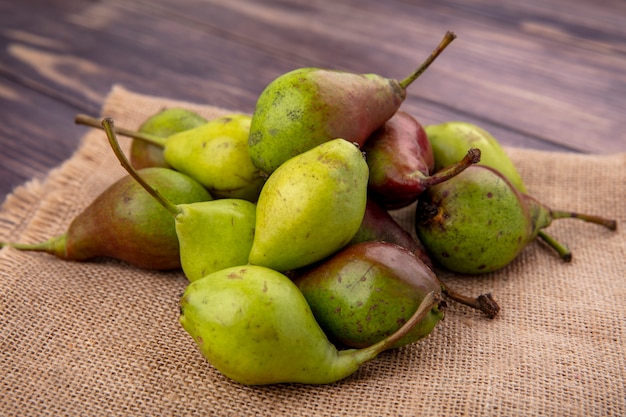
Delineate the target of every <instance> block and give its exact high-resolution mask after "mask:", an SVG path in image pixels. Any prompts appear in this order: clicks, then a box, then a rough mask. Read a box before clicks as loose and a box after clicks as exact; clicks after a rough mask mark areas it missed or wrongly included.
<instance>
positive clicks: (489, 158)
mask: <svg viewBox="0 0 626 417" xmlns="http://www.w3.org/2000/svg"><path fill="white" fill-rule="evenodd" d="M425 131H426V134H427V136H428V141H429V142H430V145H431V148H432V152H433V155H434V157H435V169H436V170H441V169H445V168H446V167H449V166H451V165H453V164H454V163H455V162H456V161H458V158H462V157H463V153H464V152H465V150H466V149H468V148H478V149H480V151H481V157H480V162H479V164H481V165H485V166H488V167H491V168H494V169H496V170H498V171H500V173H501V174H502V175H504V176H505V177H506V178H507V179H508V180H509V181H510V182H511V184H512V185H513V186H514V187H515V188H517V189H518V190H519V191H521V192H522V193H526V192H527V190H526V186H525V185H524V181H523V180H522V176H521V175H520V173H519V172H518V171H517V168H516V167H515V165H514V164H513V161H511V159H510V158H509V156H508V155H507V154H506V152H505V151H504V149H503V148H502V146H501V145H500V143H499V142H498V141H497V140H496V138H495V137H494V136H493V135H491V133H489V132H487V131H486V130H485V129H483V128H481V127H479V126H477V125H475V124H473V123H469V122H463V121H450V122H446V123H441V124H437V125H429V126H426V127H425ZM538 236H539V237H540V238H541V239H543V240H544V241H545V242H546V243H547V244H548V245H550V246H551V247H552V248H553V249H554V250H555V251H556V252H557V253H558V254H559V256H560V257H561V259H563V260H564V261H566V262H569V261H571V259H572V253H571V251H570V250H569V248H568V247H567V246H565V245H563V244H561V243H560V242H558V241H557V240H556V239H554V238H553V237H552V236H550V235H549V234H547V233H546V232H545V231H543V230H540V231H539V235H538Z"/></svg>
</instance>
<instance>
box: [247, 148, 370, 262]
mask: <svg viewBox="0 0 626 417" xmlns="http://www.w3.org/2000/svg"><path fill="white" fill-rule="evenodd" d="M368 175H369V171H368V167H367V163H366V162H365V158H364V157H363V154H362V153H361V151H360V150H359V148H358V147H357V146H356V145H355V144H353V143H351V142H348V141H346V140H344V139H334V140H332V141H329V142H325V143H323V144H321V145H318V146H316V147H314V148H313V149H310V150H309V151H306V152H304V153H302V154H299V155H297V156H295V157H293V158H291V159H290V160H288V161H287V162H285V163H284V164H283V165H281V166H280V167H279V168H278V169H277V170H276V171H275V172H274V173H273V174H272V175H271V176H270V177H269V178H268V180H267V182H266V183H265V186H264V187H263V189H262V191H261V194H260V196H259V200H258V202H257V215H256V219H257V224H256V231H255V236H254V241H253V244H252V249H251V251H250V258H249V262H250V263H251V264H253V265H262V266H266V267H269V268H272V269H276V270H277V271H288V270H291V269H297V268H300V267H302V266H305V265H308V264H311V263H313V262H316V261H318V260H320V259H322V258H325V257H326V256H328V255H330V254H332V253H333V252H335V251H337V250H339V249H340V248H342V247H343V246H345V245H346V244H348V242H350V240H351V239H352V238H353V237H354V235H355V234H356V232H357V230H358V229H359V226H360V225H361V222H362V219H363V216H364V213H365V207H366V202H367V180H368Z"/></svg>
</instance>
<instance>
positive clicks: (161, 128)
mask: <svg viewBox="0 0 626 417" xmlns="http://www.w3.org/2000/svg"><path fill="white" fill-rule="evenodd" d="M206 122H207V120H206V119H205V118H204V117H202V116H200V115H199V114H197V113H196V112H193V111H191V110H187V109H182V108H177V107H173V108H168V109H163V110H160V111H158V112H157V113H155V114H153V115H152V116H150V117H148V118H147V119H146V120H145V121H144V122H143V123H142V124H141V126H139V132H141V133H147V134H151V135H156V136H160V137H162V138H166V137H168V136H170V135H173V134H174V133H178V132H182V131H184V130H187V129H192V128H194V127H198V126H201V125H203V124H205V123H206ZM130 163H131V164H132V165H133V166H134V167H135V169H141V168H148V167H164V168H170V164H168V163H167V161H166V160H165V157H164V156H163V147H161V146H157V145H154V144H152V143H149V142H146V141H144V140H139V139H134V140H133V142H132V144H131V145H130Z"/></svg>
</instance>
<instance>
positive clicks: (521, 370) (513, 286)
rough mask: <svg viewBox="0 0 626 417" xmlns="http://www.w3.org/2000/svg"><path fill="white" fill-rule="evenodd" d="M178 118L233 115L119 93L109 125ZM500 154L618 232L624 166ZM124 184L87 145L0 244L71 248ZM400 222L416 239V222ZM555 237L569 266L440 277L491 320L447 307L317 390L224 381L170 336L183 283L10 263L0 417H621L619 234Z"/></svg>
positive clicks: (5, 281) (118, 268)
mask: <svg viewBox="0 0 626 417" xmlns="http://www.w3.org/2000/svg"><path fill="white" fill-rule="evenodd" d="M173 106H181V107H186V108H189V109H192V110H195V111H197V112H199V113H201V114H203V115H205V116H206V117H209V118H211V117H216V116H219V115H222V114H224V113H227V112H229V110H227V109H220V108H216V107H211V106H206V105H199V104H193V103H185V102H180V101H174V100H169V99H165V98H158V97H152V96H147V95H142V94H138V93H134V92H131V91H128V90H127V89H125V88H124V87H122V86H114V87H113V89H112V90H111V92H110V94H109V96H108V98H107V99H106V102H105V103H104V105H103V110H102V114H101V116H111V117H113V118H114V119H115V121H116V125H117V126H125V127H128V128H136V127H138V125H139V124H140V123H141V122H142V121H143V120H144V119H145V118H146V117H148V116H150V115H151V114H154V113H155V112H157V111H158V110H160V109H162V108H164V107H173ZM67 123H72V121H71V120H68V121H67ZM77 129H79V128H78V127H77ZM564 134H566V132H564ZM121 140H122V144H123V146H124V148H125V149H128V144H129V141H128V140H127V139H125V138H121ZM590 140H592V138H590ZM507 152H508V153H509V154H510V156H511V157H512V159H513V160H514V162H515V163H516V164H517V166H518V167H519V170H520V171H521V174H522V176H523V178H524V180H525V182H526V184H527V186H528V189H529V192H530V193H531V194H532V195H534V196H535V197H537V198H538V199H539V200H541V201H543V202H544V203H545V204H547V205H549V206H551V207H553V208H565V209H568V210H574V211H580V212H586V213H593V214H600V215H604V216H606V217H610V218H615V219H617V220H618V222H620V223H621V224H624V222H625V221H626V205H625V204H624V203H625V202H626V154H618V155H579V154H573V153H549V152H542V151H536V150H525V149H518V148H507ZM123 174H124V172H123V170H122V168H121V166H120V165H119V164H118V162H117V161H116V159H115V157H114V156H113V153H112V152H111V151H110V149H109V148H108V144H107V141H106V138H105V136H104V134H103V133H102V132H101V131H98V130H95V129H93V130H89V131H88V133H86V134H85V136H84V138H83V140H82V142H81V145H80V148H79V149H78V150H77V152H76V153H75V155H74V156H73V157H72V158H70V159H69V160H68V161H66V162H65V163H64V164H62V165H61V166H59V167H58V168H57V169H55V170H53V171H52V172H51V173H50V174H49V176H48V178H47V179H46V180H45V181H31V182H29V183H27V184H25V185H23V186H21V187H18V188H17V189H16V190H14V192H13V193H12V194H11V195H10V196H9V197H8V198H7V200H6V201H5V202H4V204H3V206H2V210H1V211H0V241H20V242H28V243H33V242H37V241H41V240H45V239H47V238H49V237H51V236H54V235H57V234H60V233H62V232H63V231H64V230H65V228H66V227H67V225H68V224H69V223H70V221H71V220H72V219H73V217H74V216H76V215H77V214H78V213H79V212H80V211H81V210H82V209H83V208H84V207H85V206H86V205H88V204H89V203H90V202H91V200H93V198H95V196H96V195H98V194H99V193H100V192H101V191H102V190H103V189H104V188H105V187H107V186H108V185H109V184H111V183H112V182H113V181H114V180H115V179H117V178H119V177H120V176H122V175H123ZM394 215H395V216H396V217H397V218H398V219H399V221H400V222H401V223H402V224H403V225H404V226H405V227H406V228H407V229H408V230H412V214H411V208H409V209H405V210H402V211H399V212H396V213H394ZM548 230H549V231H550V233H551V234H552V235H553V236H555V237H556V238H558V239H559V240H561V241H563V242H566V243H567V244H568V245H569V246H570V248H571V250H572V251H573V253H574V258H573V261H572V262H571V263H564V262H562V261H561V260H560V259H559V258H558V257H557V256H555V254H554V253H553V252H551V250H550V249H549V248H548V247H546V246H545V245H544V244H542V243H541V242H539V241H537V242H533V243H532V244H530V245H529V246H528V247H527V248H526V249H525V250H524V252H523V253H522V254H521V256H520V257H519V258H518V259H517V260H516V261H515V262H513V263H512V264H511V265H510V266H508V267H507V268H505V269H503V270H501V271H498V272H496V273H491V274H487V275H484V276H480V277H461V276H455V275H453V274H445V273H441V277H442V279H445V280H446V281H447V282H448V284H449V285H451V286H453V287H454V288H456V289H457V290H458V291H461V292H464V293H466V294H472V295H478V294H481V293H485V292H491V293H492V294H493V296H494V297H495V298H496V299H497V300H498V302H499V303H500V305H501V307H502V311H501V313H500V315H499V316H498V317H497V318H496V319H494V320H489V319H487V318H485V317H483V316H482V315H481V314H480V313H478V312H476V311H473V310H470V309H469V308H467V307H464V306H461V305H458V304H455V303H453V302H450V303H449V307H448V309H447V315H446V318H445V320H444V321H443V322H442V323H441V324H440V325H439V326H437V327H436V328H435V330H434V331H433V333H432V334H431V335H430V336H429V337H428V338H427V339H425V340H423V341H422V342H419V343H417V344H415V345H412V346H408V347H405V348H401V349H398V350H395V351H390V352H385V353H383V354H381V355H380V356H379V357H378V358H376V359H375V360H373V361H372V362H369V363H368V364H366V365H364V366H363V367H362V368H361V369H360V370H359V371H358V372H357V373H355V374H354V375H352V376H351V377H349V378H347V379H345V380H343V381H340V382H338V383H335V384H331V385H322V386H308V385H298V384H283V385H276V386H264V387H247V386H243V385H240V384H237V383H235V382H232V381H230V380H228V379H227V378H225V377H224V376H222V375H221V374H220V373H218V372H217V371H216V370H215V369H214V368H212V366H211V365H210V364H209V363H208V362H207V361H205V360H204V358H203V357H202V356H201V355H200V353H199V351H198V349H197V348H196V346H195V344H194V342H193V340H192V339H191V338H190V337H189V336H188V335H187V333H185V331H184V330H183V329H182V327H181V326H180V325H179V323H178V299H179V296H180V294H181V292H182V291H183V289H184V288H185V286H186V284H187V281H186V279H185V277H184V276H183V275H182V273H179V272H167V273H163V272H148V271H144V270H139V269H136V268H133V267H131V266H128V265H126V264H123V263H121V262H117V261H113V260H96V261H93V262H84V263H76V262H67V261H61V260H58V259H56V258H53V257H52V256H50V255H46V254H41V253H25V252H19V251H17V250H15V249H12V248H4V249H2V250H1V251H0V308H1V310H0V415H5V416H13V415H15V416H18V415H19V416H27V415H28V416H38V415H45V416H61V415H67V416H105V415H106V416H112V415H124V416H129V415H150V416H173V415H180V416H213V415H215V416H229V415H233V416H305V415H306V416H376V417H380V416H422V415H427V416H491V415H503V416H540V415H541V416H565V415H568V416H571V415H576V416H624V415H626V389H625V379H626V378H625V369H626V359H625V357H626V350H625V348H624V344H625V342H626V337H625V325H624V323H625V322H626V320H625V319H626V314H625V311H626V278H625V276H624V275H625V272H626V261H625V259H626V238H625V235H624V233H623V231H620V230H618V231H617V232H611V231H608V230H606V229H604V228H602V227H600V226H597V225H592V224H588V223H584V222H581V221H577V220H570V219H566V220H559V221H557V222H555V223H554V224H553V225H552V226H550V228H549V229H548ZM147 244H149V243H147ZM234 348H236V347H234Z"/></svg>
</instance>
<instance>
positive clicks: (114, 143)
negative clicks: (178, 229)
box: [102, 117, 181, 216]
mask: <svg viewBox="0 0 626 417" xmlns="http://www.w3.org/2000/svg"><path fill="white" fill-rule="evenodd" d="M102 127H103V128H104V131H105V132H106V135H107V139H108V140H109V144H110V145H111V149H113V153H115V156H116V157H117V159H118V160H119V162H120V164H121V165H122V167H124V169H125V170H126V171H127V172H128V173H129V174H130V176H131V177H133V178H134V179H135V181H137V182H138V183H139V184H140V185H141V186H142V187H143V188H144V189H145V190H146V191H147V192H148V193H150V195H151V196H152V197H154V198H155V199H156V200H157V201H158V202H159V203H160V204H161V205H162V206H163V207H165V208H166V209H167V211H169V212H170V213H172V215H174V216H176V215H177V214H179V213H180V212H181V209H180V207H178V206H177V205H176V204H174V203H172V202H171V201H169V200H168V199H167V198H165V196H164V195H163V194H161V192H159V190H158V189H156V188H155V187H153V186H151V185H150V184H148V183H147V182H146V181H145V180H144V179H143V178H142V177H141V175H139V173H138V172H137V170H135V168H133V166H132V165H131V163H130V161H129V160H128V158H126V155H124V151H122V148H121V147H120V144H119V142H118V140H117V136H116V135H115V133H116V129H115V125H114V122H113V119H111V118H110V117H107V118H105V119H104V120H102Z"/></svg>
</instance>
